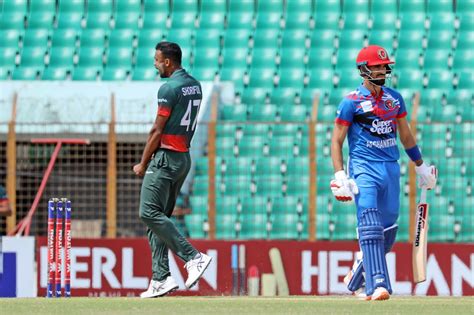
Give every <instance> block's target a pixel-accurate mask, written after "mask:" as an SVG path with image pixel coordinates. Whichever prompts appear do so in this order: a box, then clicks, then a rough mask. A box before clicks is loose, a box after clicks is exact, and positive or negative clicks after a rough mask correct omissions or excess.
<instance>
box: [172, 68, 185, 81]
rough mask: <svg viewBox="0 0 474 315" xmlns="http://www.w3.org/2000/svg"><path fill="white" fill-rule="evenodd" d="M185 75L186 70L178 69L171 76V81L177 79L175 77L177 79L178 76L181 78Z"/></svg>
mask: <svg viewBox="0 0 474 315" xmlns="http://www.w3.org/2000/svg"><path fill="white" fill-rule="evenodd" d="M183 73H184V69H183V68H181V69H178V70H176V71H175V72H173V74H172V75H171V76H170V79H172V78H175V77H177V76H179V75H181V74H183Z"/></svg>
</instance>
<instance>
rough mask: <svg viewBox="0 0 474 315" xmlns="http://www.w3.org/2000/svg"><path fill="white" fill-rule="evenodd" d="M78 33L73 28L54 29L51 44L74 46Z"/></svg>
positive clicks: (54, 45)
mask: <svg viewBox="0 0 474 315" xmlns="http://www.w3.org/2000/svg"><path fill="white" fill-rule="evenodd" d="M78 35H79V33H78V31H77V30H75V29H55V30H54V32H53V35H52V42H51V45H52V46H53V47H64V48H74V47H76V42H77V39H78Z"/></svg>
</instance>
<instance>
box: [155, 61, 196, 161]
mask: <svg viewBox="0 0 474 315" xmlns="http://www.w3.org/2000/svg"><path fill="white" fill-rule="evenodd" d="M201 101H202V89H201V83H199V81H197V80H196V79H195V78H193V77H192V76H191V75H189V74H188V73H187V72H186V71H185V70H184V69H179V70H176V71H175V72H173V74H172V75H171V76H170V78H169V80H168V82H166V83H165V84H163V85H162V86H161V87H160V89H159V91H158V106H159V107H158V115H160V116H167V117H169V118H168V121H167V122H166V125H165V128H164V130H163V134H162V136H161V144H160V148H163V149H169V150H173V151H178V152H188V151H189V147H190V144H191V139H192V138H193V135H194V130H196V125H197V116H198V112H199V107H200V106H201Z"/></svg>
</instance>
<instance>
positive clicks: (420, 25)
mask: <svg viewBox="0 0 474 315" xmlns="http://www.w3.org/2000/svg"><path fill="white" fill-rule="evenodd" d="M425 21H426V16H425V13H424V11H418V12H413V13H402V12H400V31H401V32H415V31H416V32H420V33H424V30H425ZM399 38H400V39H401V38H402V36H401V34H400V36H399ZM407 40H408V39H407Z"/></svg>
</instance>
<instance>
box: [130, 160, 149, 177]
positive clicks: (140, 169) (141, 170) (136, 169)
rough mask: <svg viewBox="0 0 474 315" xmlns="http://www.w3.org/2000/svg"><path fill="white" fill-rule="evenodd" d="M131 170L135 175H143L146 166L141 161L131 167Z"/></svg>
mask: <svg viewBox="0 0 474 315" xmlns="http://www.w3.org/2000/svg"><path fill="white" fill-rule="evenodd" d="M133 172H134V173H135V175H137V176H140V177H143V176H144V175H145V172H146V167H145V166H143V165H142V164H141V163H138V164H136V165H135V166H134V167H133Z"/></svg>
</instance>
